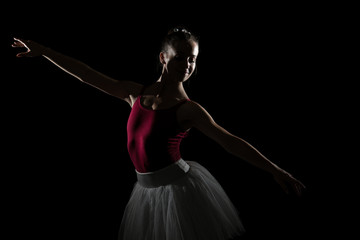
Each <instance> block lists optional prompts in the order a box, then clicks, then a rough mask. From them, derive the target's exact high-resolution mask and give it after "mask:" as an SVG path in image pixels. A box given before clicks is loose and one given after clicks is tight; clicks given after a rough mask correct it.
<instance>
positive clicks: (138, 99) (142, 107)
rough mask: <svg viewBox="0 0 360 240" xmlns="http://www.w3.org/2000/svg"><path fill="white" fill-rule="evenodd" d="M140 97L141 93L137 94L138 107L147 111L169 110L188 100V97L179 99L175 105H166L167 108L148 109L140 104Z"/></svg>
mask: <svg viewBox="0 0 360 240" xmlns="http://www.w3.org/2000/svg"><path fill="white" fill-rule="evenodd" d="M142 97H143V95H139V97H138V98H137V101H138V104H139V106H140V108H141V109H144V110H147V111H155V112H158V111H166V110H171V109H173V108H175V107H176V106H178V105H179V104H181V103H183V102H186V101H190V99H189V98H186V99H184V100H181V101H179V102H178V103H176V104H175V105H173V106H171V107H168V108H161V109H149V108H146V107H145V106H143V105H142V103H141V98H142Z"/></svg>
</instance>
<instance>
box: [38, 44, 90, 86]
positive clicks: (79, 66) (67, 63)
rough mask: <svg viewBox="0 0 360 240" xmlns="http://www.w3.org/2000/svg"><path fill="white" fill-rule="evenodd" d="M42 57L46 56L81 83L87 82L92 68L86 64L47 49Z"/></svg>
mask: <svg viewBox="0 0 360 240" xmlns="http://www.w3.org/2000/svg"><path fill="white" fill-rule="evenodd" d="M42 56H44V57H45V58H46V59H48V60H49V61H51V62H52V63H53V64H55V65H56V66H57V67H59V68H60V69H62V70H63V71H65V72H66V73H68V74H70V75H72V76H74V77H76V78H78V79H79V80H81V81H86V80H85V79H86V76H87V75H88V73H89V71H90V70H91V68H90V67H89V66H88V65H86V64H85V63H83V62H81V61H79V60H77V59H74V58H72V57H69V56H66V55H64V54H61V53H59V52H57V51H54V50H52V49H50V48H45V49H44V50H43V51H42Z"/></svg>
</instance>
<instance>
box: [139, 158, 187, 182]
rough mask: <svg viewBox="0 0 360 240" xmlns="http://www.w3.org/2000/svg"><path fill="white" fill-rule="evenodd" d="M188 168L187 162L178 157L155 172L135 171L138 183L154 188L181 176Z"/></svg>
mask: <svg viewBox="0 0 360 240" xmlns="http://www.w3.org/2000/svg"><path fill="white" fill-rule="evenodd" d="M189 170H190V166H189V164H187V163H186V162H185V161H184V160H183V159H179V160H178V161H176V162H175V163H173V164H171V165H169V166H167V167H165V168H163V169H160V170H158V171H155V172H147V173H140V172H138V171H136V170H135V171H136V176H137V180H138V183H139V184H140V185H142V186H143V187H147V188H156V187H160V186H165V185H167V184H169V183H171V182H173V181H175V180H177V179H179V178H181V177H183V176H184V175H185V174H186V173H187V172H188V171H189Z"/></svg>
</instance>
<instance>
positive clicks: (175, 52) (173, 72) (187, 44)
mask: <svg viewBox="0 0 360 240" xmlns="http://www.w3.org/2000/svg"><path fill="white" fill-rule="evenodd" d="M198 54H199V46H198V44H197V43H196V42H194V41H191V40H189V41H185V40H184V41H178V42H175V43H174V44H173V45H172V46H169V47H168V50H167V51H166V52H161V53H160V61H161V63H162V64H163V71H164V74H167V75H168V76H169V77H171V78H172V79H174V80H176V81H180V82H184V81H186V80H188V79H189V78H190V76H191V75H192V74H193V72H194V70H195V67H196V58H197V56H198Z"/></svg>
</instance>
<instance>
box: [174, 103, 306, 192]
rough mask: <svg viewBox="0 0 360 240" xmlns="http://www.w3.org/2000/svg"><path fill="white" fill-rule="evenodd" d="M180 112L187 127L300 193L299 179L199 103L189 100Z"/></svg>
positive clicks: (289, 189) (281, 184)
mask: <svg viewBox="0 0 360 240" xmlns="http://www.w3.org/2000/svg"><path fill="white" fill-rule="evenodd" d="M181 113H182V114H181V115H182V117H181V120H182V121H183V122H186V123H187V124H186V125H187V127H195V128H196V129H198V130H199V131H201V132H202V133H204V134H205V135H206V136H208V137H209V138H211V139H213V140H215V141H216V142H217V143H218V144H220V145H221V146H222V147H223V148H224V149H225V150H226V151H227V152H229V153H231V154H233V155H235V156H237V157H239V158H241V159H243V160H245V161H247V162H249V163H250V164H252V165H254V166H256V167H258V168H260V169H263V170H264V171H267V172H269V173H270V174H272V176H273V177H274V179H275V180H276V182H278V183H279V184H280V186H281V187H282V188H283V189H284V191H285V192H287V193H289V192H290V191H291V190H293V191H295V193H296V194H297V195H299V196H300V195H301V193H302V191H303V190H304V188H305V186H304V185H303V184H302V183H301V182H300V181H299V180H297V179H296V178H294V177H293V176H292V175H291V174H290V173H288V172H286V171H285V170H283V169H281V168H280V167H279V166H277V165H276V164H275V163H273V162H271V161H270V160H269V159H267V158H266V157H265V156H264V155H263V154H261V153H260V152H259V151H258V150H257V149H256V148H255V147H253V146H252V145H251V144H249V143H248V142H246V141H245V140H243V139H241V138H240V137H237V136H235V135H233V134H231V133H229V132H228V131H227V130H225V129H224V128H223V127H221V126H219V125H218V124H217V123H216V122H215V121H214V120H213V118H212V117H211V116H210V114H209V113H208V112H207V111H206V110H205V109H204V108H203V107H202V106H201V105H199V104H198V103H196V102H193V101H191V102H189V104H185V105H184V107H183V108H182V112H181Z"/></svg>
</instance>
